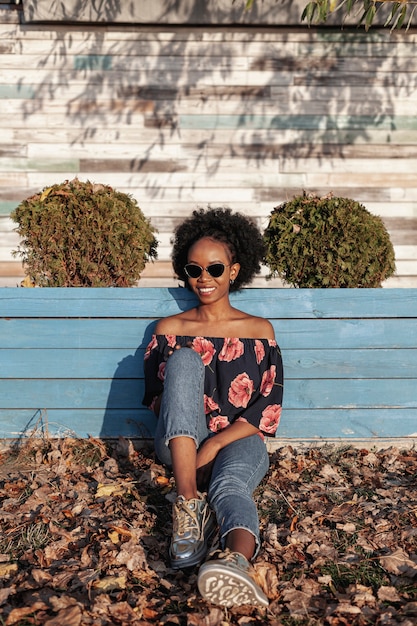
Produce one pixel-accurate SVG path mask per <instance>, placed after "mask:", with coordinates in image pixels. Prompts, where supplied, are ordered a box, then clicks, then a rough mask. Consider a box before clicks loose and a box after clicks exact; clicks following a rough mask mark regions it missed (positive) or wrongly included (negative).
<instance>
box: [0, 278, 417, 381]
mask: <svg viewBox="0 0 417 626" xmlns="http://www.w3.org/2000/svg"><path fill="white" fill-rule="evenodd" d="M144 289H147V288H144ZM140 291H142V289H141V290H140ZM401 291H404V290H403V289H401ZM390 292H391V290H390ZM0 293H1V292H0ZM145 293H146V292H145ZM255 294H256V297H255V298H254V300H253V302H252V307H245V309H247V310H248V311H249V309H250V310H251V311H252V312H256V304H254V303H256V298H257V299H258V302H259V300H260V295H259V294H260V292H259V291H258V290H256V292H255ZM139 295H140V294H139ZM69 306H71V304H70V303H68V302H67V311H68V308H69ZM238 306H240V305H238ZM123 308H124V309H126V308H128V307H127V305H126V304H125V302H124V303H123ZM242 308H243V307H242ZM285 308H286V307H285ZM112 310H113V312H114V313H115V311H116V309H115V306H113V307H112ZM169 310H170V311H173V310H174V309H173V308H170V309H169ZM123 312H125V311H123ZM41 315H42V313H41ZM119 315H120V312H119ZM283 315H285V316H286V317H284V316H283V317H281V318H277V317H273V316H272V312H270V313H269V319H270V320H271V322H272V324H273V326H274V329H275V334H276V337H277V341H278V344H279V346H280V348H281V349H282V350H283V352H286V351H287V350H302V349H304V350H306V351H308V350H318V351H320V350H325V349H326V348H337V349H339V350H349V349H352V350H366V349H367V348H369V347H370V346H372V348H373V349H375V350H386V349H393V348H395V349H399V350H412V349H415V348H417V326H416V324H417V322H416V320H415V319H414V318H406V317H404V318H403V317H402V318H401V324H399V323H398V319H395V318H375V317H367V318H365V317H363V318H346V319H334V318H328V317H321V318H314V317H312V318H308V317H307V315H306V318H303V317H302V315H303V314H302V313H300V311H298V312H297V313H296V316H295V317H294V318H293V319H291V317H290V313H289V311H288V310H287V311H286V312H284V313H283ZM161 316H163V315H162V313H161V312H159V313H158V314H157V315H155V316H154V315H152V316H151V317H150V318H135V317H132V318H129V317H126V318H120V317H116V316H113V317H112V316H110V317H107V318H98V317H91V318H90V319H85V318H80V319H65V318H62V319H54V318H51V317H44V318H43V319H42V318H36V317H32V318H26V317H20V318H14V319H10V318H7V317H6V318H0V337H1V349H9V350H13V349H15V350H25V349H27V350H49V349H55V350H69V349H71V348H76V349H79V350H87V351H88V350H100V349H101V348H103V347H106V349H109V350H121V351H125V352H126V353H127V354H128V355H129V354H135V352H136V350H139V349H144V348H145V347H146V345H147V343H148V342H149V340H150V337H151V334H152V331H153V330H154V326H155V323H156V322H155V320H156V319H159V317H161ZM115 323H117V328H118V332H117V333H114V325H115ZM324 336H325V337H326V343H324V342H323V337H324ZM16 358H17V357H16ZM342 358H343V357H342ZM0 363H1V364H2V365H1V372H2V374H3V375H4V374H5V372H6V371H7V361H6V360H5V361H4V362H3V361H0Z"/></svg>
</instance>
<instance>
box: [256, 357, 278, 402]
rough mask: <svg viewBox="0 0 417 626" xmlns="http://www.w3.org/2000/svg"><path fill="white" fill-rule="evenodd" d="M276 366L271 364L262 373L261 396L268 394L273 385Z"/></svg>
mask: <svg viewBox="0 0 417 626" xmlns="http://www.w3.org/2000/svg"><path fill="white" fill-rule="evenodd" d="M276 370H277V368H276V366H275V365H271V367H270V368H269V370H266V372H264V373H263V376H262V381H261V389H260V392H261V394H262V395H263V396H269V394H270V393H271V391H272V387H273V386H274V382H275V376H276Z"/></svg>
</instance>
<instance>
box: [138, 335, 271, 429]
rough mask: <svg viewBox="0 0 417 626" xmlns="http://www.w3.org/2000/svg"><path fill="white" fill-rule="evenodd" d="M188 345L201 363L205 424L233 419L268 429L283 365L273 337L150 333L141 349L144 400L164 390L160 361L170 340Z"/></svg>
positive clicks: (211, 425)
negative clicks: (253, 337)
mask: <svg viewBox="0 0 417 626" xmlns="http://www.w3.org/2000/svg"><path fill="white" fill-rule="evenodd" d="M177 345H179V346H181V347H185V346H188V347H191V348H193V349H194V350H195V351H196V352H197V353H198V354H200V356H201V358H202V360H203V363H204V365H205V382H204V407H205V412H206V417H207V427H208V428H209V430H211V431H212V432H218V431H219V430H222V429H223V428H225V427H226V426H228V425H229V424H232V423H233V422H235V421H236V420H244V421H246V422H249V423H250V424H252V425H253V426H255V427H256V428H259V430H260V431H261V432H262V433H265V434H267V435H273V434H274V433H275V431H276V429H277V428H278V424H279V420H280V417H281V406H282V394H283V368H282V358H281V352H280V350H279V348H278V346H277V343H276V341H275V340H270V339H239V338H235V337H226V338H224V337H187V336H182V335H181V336H180V335H153V336H152V339H151V341H150V343H149V345H148V347H147V349H146V352H145V395H144V398H143V404H144V405H145V406H147V407H149V408H151V409H152V408H153V405H154V403H155V400H156V399H157V397H158V396H159V395H160V394H161V393H162V392H163V388H164V370H165V364H166V361H167V359H168V357H169V355H170V354H171V353H172V350H173V349H175V346H177Z"/></svg>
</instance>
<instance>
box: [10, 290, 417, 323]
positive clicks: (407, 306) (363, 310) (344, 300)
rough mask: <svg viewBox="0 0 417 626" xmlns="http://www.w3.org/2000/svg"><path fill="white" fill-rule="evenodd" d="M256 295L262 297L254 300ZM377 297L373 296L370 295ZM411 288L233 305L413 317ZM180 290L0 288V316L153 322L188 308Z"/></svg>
mask: <svg viewBox="0 0 417 626" xmlns="http://www.w3.org/2000/svg"><path fill="white" fill-rule="evenodd" d="M260 293H262V297H260ZM377 293H378V296H377V295H376V294H377ZM416 293H417V289H382V290H375V289H323V290H322V289H274V288H271V289H268V288H265V289H261V290H259V289H245V290H243V291H242V292H240V293H237V294H232V296H233V297H232V301H233V304H234V305H235V306H237V307H240V308H242V309H243V310H245V311H248V312H249V313H255V314H257V315H261V316H264V317H268V318H270V319H271V318H272V319H275V318H291V319H293V318H297V317H301V318H340V317H343V318H349V317H353V318H364V317H368V318H374V317H398V313H399V311H400V312H401V317H412V318H415V315H416V309H415V306H416ZM193 303H195V297H194V296H193V294H192V293H190V292H189V291H188V290H187V289H181V288H168V287H160V288H156V287H155V288H152V287H149V288H140V287H139V288H138V289H136V288H121V289H103V288H95V289H93V288H92V289H90V288H88V289H86V288H84V289H83V288H49V289H28V290H25V296H24V297H23V296H22V291H21V290H19V289H10V288H0V317H64V318H65V317H98V318H106V317H110V318H113V317H121V318H123V317H138V318H154V319H155V318H159V317H161V316H163V317H165V316H166V315H171V314H173V313H178V312H179V311H181V310H185V309H186V308H190V307H191V306H192V305H193Z"/></svg>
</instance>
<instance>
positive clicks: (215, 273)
mask: <svg viewBox="0 0 417 626" xmlns="http://www.w3.org/2000/svg"><path fill="white" fill-rule="evenodd" d="M226 267H230V265H225V264H224V263H212V264H211V265H207V267H201V265H197V264H196V263H187V265H185V266H184V271H185V273H186V274H187V276H188V278H200V276H201V274H202V273H203V272H204V270H206V272H207V273H208V274H210V276H212V277H213V278H219V277H220V276H221V275H222V274H223V272H224V270H225V269H226Z"/></svg>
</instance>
